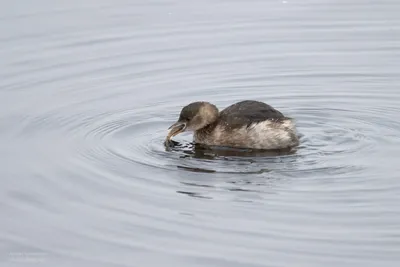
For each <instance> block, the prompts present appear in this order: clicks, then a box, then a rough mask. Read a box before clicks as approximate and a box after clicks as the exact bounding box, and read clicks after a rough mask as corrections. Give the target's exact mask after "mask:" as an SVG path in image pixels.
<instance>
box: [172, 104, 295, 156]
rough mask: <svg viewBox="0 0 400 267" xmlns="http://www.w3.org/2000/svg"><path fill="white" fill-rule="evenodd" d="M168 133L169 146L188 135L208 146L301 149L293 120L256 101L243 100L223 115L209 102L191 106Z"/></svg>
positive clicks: (181, 113)
mask: <svg viewBox="0 0 400 267" xmlns="http://www.w3.org/2000/svg"><path fill="white" fill-rule="evenodd" d="M168 130H169V132H168V134H167V137H166V140H165V142H166V143H168V142H171V138H172V137H174V136H176V135H178V134H180V133H183V132H187V131H189V132H193V141H194V142H195V143H198V144H202V145H206V146H218V147H231V148H249V149H262V150H280V149H291V148H294V147H296V146H298V145H299V138H298V135H297V130H296V125H295V123H294V121H293V119H292V118H289V117H286V116H284V115H283V114H282V113H281V112H280V111H278V110H276V109H275V108H273V107H272V106H270V105H268V104H266V103H264V102H260V101H256V100H243V101H240V102H237V103H235V104H232V105H230V106H228V107H226V108H225V109H223V110H222V111H219V110H218V108H217V106H216V105H214V104H212V103H210V102H207V101H196V102H192V103H190V104H188V105H186V106H184V107H183V108H182V110H181V112H180V115H179V118H178V120H177V121H176V122H175V123H174V124H172V125H171V126H170V127H169V128H168Z"/></svg>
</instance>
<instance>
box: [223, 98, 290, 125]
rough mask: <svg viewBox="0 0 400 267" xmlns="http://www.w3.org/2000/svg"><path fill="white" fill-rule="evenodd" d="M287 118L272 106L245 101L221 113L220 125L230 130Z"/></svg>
mask: <svg viewBox="0 0 400 267" xmlns="http://www.w3.org/2000/svg"><path fill="white" fill-rule="evenodd" d="M282 119H285V116H284V115H283V114H282V113H281V112H279V111H278V110H276V109H274V108H273V107H271V106H270V105H268V104H266V103H263V102H259V101H254V100H245V101H241V102H238V103H235V104H233V105H231V106H229V107H227V108H225V109H224V110H222V111H221V112H220V115H219V123H221V124H224V125H226V126H228V127H229V128H238V127H243V126H250V125H251V124H253V123H259V122H263V121H266V120H272V121H274V120H275V121H277V120H282Z"/></svg>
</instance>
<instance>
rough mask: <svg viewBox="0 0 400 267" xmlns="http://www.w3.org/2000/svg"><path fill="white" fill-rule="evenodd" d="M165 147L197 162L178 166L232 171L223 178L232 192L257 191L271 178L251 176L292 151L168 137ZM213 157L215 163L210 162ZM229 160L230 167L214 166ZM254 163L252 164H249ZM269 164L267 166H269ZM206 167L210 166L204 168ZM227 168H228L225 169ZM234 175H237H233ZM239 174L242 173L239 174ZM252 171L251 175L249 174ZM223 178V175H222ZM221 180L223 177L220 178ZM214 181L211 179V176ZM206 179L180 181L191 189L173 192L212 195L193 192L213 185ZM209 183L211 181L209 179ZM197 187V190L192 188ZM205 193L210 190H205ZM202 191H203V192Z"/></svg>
mask: <svg viewBox="0 0 400 267" xmlns="http://www.w3.org/2000/svg"><path fill="white" fill-rule="evenodd" d="M164 145H165V149H166V151H169V152H176V153H177V154H178V155H179V157H180V158H181V159H185V158H187V159H190V158H192V159H198V160H199V164H196V165H197V166H183V164H184V163H183V164H181V165H177V168H178V169H181V170H185V171H189V172H195V173H216V174H221V175H224V174H232V175H234V176H229V177H226V178H227V179H226V184H225V186H224V187H225V188H224V189H225V190H228V191H232V192H242V193H243V192H249V193H250V192H253V193H256V192H258V193H261V191H262V189H261V191H260V190H259V189H260V188H258V189H257V187H258V186H268V184H270V183H271V178H266V177H265V176H263V177H260V176H254V174H255V175H257V174H263V173H266V172H270V171H271V170H270V169H269V168H268V165H269V164H272V165H275V163H281V162H282V156H288V155H293V154H295V153H296V151H295V150H257V149H238V148H229V147H209V146H205V145H201V144H195V143H180V142H177V141H173V140H170V141H169V142H168V143H165V144H164ZM214 160H215V164H213V162H212V161H214ZM224 162H225V163H231V164H232V163H233V165H232V168H229V167H228V168H224V170H216V169H214V167H212V166H215V168H218V167H221V166H223V165H225V163H224ZM253 163H254V164H253ZM250 164H251V165H252V166H253V165H254V168H250V169H249V168H248V166H249V165H250ZM238 166H243V170H242V171H240V170H238V169H237V168H236V169H235V167H238ZM270 166H271V165H270ZM207 167H210V168H207ZM227 169H229V170H227ZM235 174H239V176H236V175H235ZM240 174H242V175H240ZM249 174H250V175H251V176H243V175H249ZM252 174H253V175H252ZM224 177H225V176H224ZM224 179H225V178H224ZM212 180H214V179H212ZM208 182H210V180H204V177H203V178H202V179H201V181H195V182H193V181H192V182H188V181H181V184H182V185H184V186H185V187H186V186H188V187H192V188H193V190H188V187H186V189H185V190H180V191H177V193H180V194H185V195H188V196H190V197H196V198H212V197H209V196H204V195H203V194H202V193H200V192H193V191H202V190H203V189H206V188H215V186H214V185H210V184H207V183H208ZM211 183H213V182H211ZM196 187H197V189H196ZM206 192H210V191H209V190H206ZM206 192H204V193H206Z"/></svg>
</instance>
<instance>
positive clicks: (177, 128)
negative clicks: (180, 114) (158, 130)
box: [167, 121, 186, 140]
mask: <svg viewBox="0 0 400 267" xmlns="http://www.w3.org/2000/svg"><path fill="white" fill-rule="evenodd" d="M185 129H186V123H185V122H181V121H177V122H175V123H174V124H172V125H171V126H170V127H169V128H168V130H169V132H168V136H167V140H169V139H171V137H173V136H175V135H177V134H179V133H182V132H184V131H185Z"/></svg>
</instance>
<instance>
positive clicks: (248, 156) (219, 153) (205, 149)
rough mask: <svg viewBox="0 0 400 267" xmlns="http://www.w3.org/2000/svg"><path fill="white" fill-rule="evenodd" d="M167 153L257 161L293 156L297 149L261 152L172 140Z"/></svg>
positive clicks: (166, 144) (199, 157)
mask: <svg viewBox="0 0 400 267" xmlns="http://www.w3.org/2000/svg"><path fill="white" fill-rule="evenodd" d="M165 149H166V151H175V152H180V153H183V154H184V155H182V156H181V158H186V157H191V158H197V159H217V158H218V159H221V158H224V159H226V160H229V159H236V160H244V161H249V160H253V161H254V160H256V158H260V157H277V156H285V155H293V154H294V153H295V152H296V150H295V149H279V150H261V149H248V148H230V147H210V146H205V145H201V144H196V143H187V144H181V143H179V142H176V141H173V140H170V141H168V142H166V143H165Z"/></svg>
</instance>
